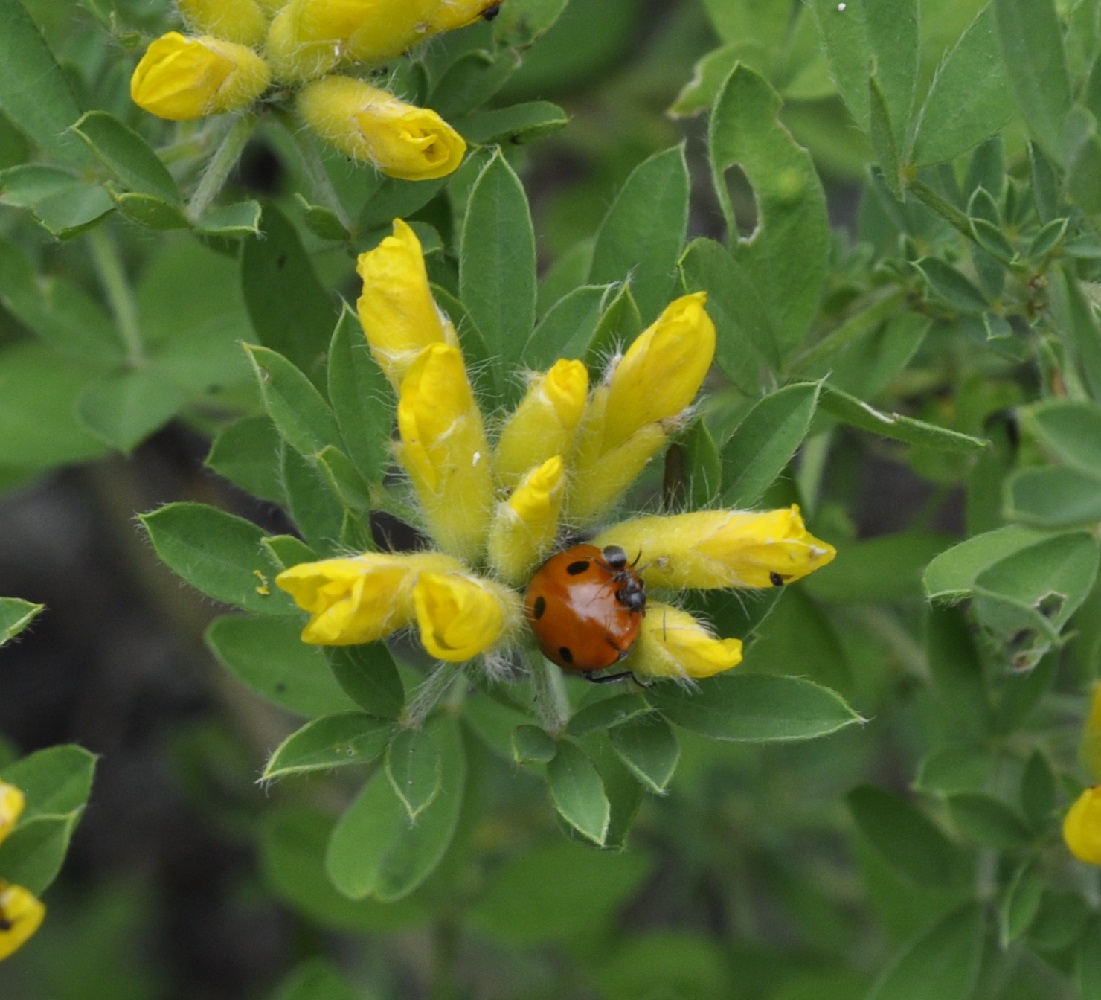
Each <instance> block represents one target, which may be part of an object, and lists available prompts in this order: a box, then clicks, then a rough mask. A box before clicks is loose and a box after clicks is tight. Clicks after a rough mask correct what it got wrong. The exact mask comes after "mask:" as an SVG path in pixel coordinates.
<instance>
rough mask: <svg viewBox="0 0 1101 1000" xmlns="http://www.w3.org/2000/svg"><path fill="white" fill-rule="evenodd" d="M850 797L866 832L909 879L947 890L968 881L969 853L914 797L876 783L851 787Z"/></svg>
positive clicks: (879, 851)
mask: <svg viewBox="0 0 1101 1000" xmlns="http://www.w3.org/2000/svg"><path fill="white" fill-rule="evenodd" d="M847 802H848V806H849V811H850V812H851V813H852V816H853V819H854V820H855V821H856V825H857V827H858V829H859V830H860V832H861V833H862V834H863V835H864V836H865V837H866V838H867V840H868V842H869V843H870V844H871V845H872V846H873V847H874V848H875V850H876V851H877V852H878V853H879V855H880V857H882V859H883V860H884V861H886V862H887V864H889V865H890V866H891V868H893V869H894V870H895V871H896V872H898V873H899V874H900V875H902V876H903V877H904V878H906V879H907V880H908V881H909V882H911V883H913V884H914V885H915V886H922V887H925V888H943V889H953V888H959V887H961V886H962V885H964V884H965V882H966V880H967V877H968V867H969V866H968V862H967V857H966V855H964V853H963V852H962V851H961V850H960V849H959V848H958V847H956V845H955V844H953V843H952V842H951V841H950V840H949V839H948V837H947V836H945V834H944V833H943V832H942V831H941V829H940V827H938V826H937V825H936V824H935V823H933V822H932V820H930V819H929V818H928V817H927V816H926V815H925V814H924V813H923V812H921V811H920V810H918V809H917V808H916V807H915V806H914V805H913V804H912V803H911V802H909V801H908V800H906V799H904V798H901V797H900V796H898V795H894V794H893V793H891V792H888V791H886V790H884V789H882V788H878V787H876V786H874V785H862V786H860V787H859V788H856V789H854V790H853V791H851V792H849V794H848V796H847Z"/></svg>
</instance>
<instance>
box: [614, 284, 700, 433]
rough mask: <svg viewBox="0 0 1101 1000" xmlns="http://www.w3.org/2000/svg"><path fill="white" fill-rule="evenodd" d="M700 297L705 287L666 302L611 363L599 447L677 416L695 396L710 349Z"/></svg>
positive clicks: (698, 389)
mask: <svg viewBox="0 0 1101 1000" xmlns="http://www.w3.org/2000/svg"><path fill="white" fill-rule="evenodd" d="M706 301H707V295H706V293H704V292H694V293H693V294H691V295H683V296H681V297H680V298H679V299H677V300H676V301H674V302H672V303H670V304H669V305H668V306H666V308H665V311H664V312H663V313H662V314H661V315H660V316H659V317H658V318H657V319H656V320H655V321H654V323H653V324H652V325H651V326H650V328H649V329H647V330H646V331H644V332H643V333H642V334H640V335H639V337H638V338H637V339H636V340H635V342H634V343H633V344H631V346H630V347H629V348H628V349H627V353H626V354H624V355H623V357H622V359H621V360H620V361H619V363H618V364H616V365H615V367H614V368H613V369H612V372H611V375H610V377H609V379H608V412H607V418H606V422H605V428H604V450H605V451H610V450H611V449H612V448H615V447H616V446H617V445H620V444H622V443H623V442H624V441H626V440H627V439H628V438H629V437H630V436H631V435H632V434H634V433H635V431H637V430H638V429H639V428H640V427H644V426H646V425H647V424H652V423H656V422H658V421H661V420H669V419H671V418H673V417H677V416H679V415H680V414H681V412H682V411H683V410H685V409H686V408H687V407H688V406H689V405H691V403H692V400H694V399H695V398H696V393H698V392H699V391H700V386H701V385H703V380H704V376H706V375H707V370H708V369H709V368H710V367H711V359H712V358H713V357H714V355H715V324H714V323H712V322H711V318H710V317H709V316H708V315H707V312H706V311H705V310H704V303H705V302H706Z"/></svg>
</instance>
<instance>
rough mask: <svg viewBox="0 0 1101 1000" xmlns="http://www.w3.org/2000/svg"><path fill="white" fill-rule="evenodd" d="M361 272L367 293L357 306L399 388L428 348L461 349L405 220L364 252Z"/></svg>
mask: <svg viewBox="0 0 1101 1000" xmlns="http://www.w3.org/2000/svg"><path fill="white" fill-rule="evenodd" d="M356 271H357V272H358V274H359V277H360V279H361V280H362V282H363V292H362V294H361V295H360V297H359V300H358V301H357V303H356V307H357V309H358V311H359V322H360V324H361V325H362V326H363V332H364V334H365V335H366V337H367V343H368V344H369V345H370V348H371V354H372V356H373V357H374V359H375V361H376V362H378V365H379V367H380V368H381V369H382V370H383V372H384V373H385V374H386V377H387V378H388V379H389V380H390V384H391V385H393V386H394V388H395V389H397V388H398V386H400V385H401V380H402V379H403V378H404V377H405V373H406V372H407V371H408V370H409V366H410V365H411V364H412V363H413V361H414V360H415V359H416V357H417V355H418V354H419V353H420V352H421V350H422V349H423V348H425V347H427V346H428V345H429V344H434V343H446V344H451V345H452V346H453V347H458V344H459V340H458V337H457V336H456V334H455V328H454V327H453V326H452V325H451V321H450V320H449V319H447V317H446V316H444V315H443V313H441V312H440V310H439V307H438V306H437V305H436V302H435V299H433V298H432V292H431V290H430V289H429V287H428V272H427V271H426V270H425V266H424V254H423V253H422V251H421V245H420V240H418V239H417V234H416V233H414V232H413V230H412V229H411V228H410V227H409V226H408V225H406V223H405V222H403V221H402V220H401V219H395V220H394V234H393V236H387V237H386V238H385V239H384V240H383V241H382V242H381V243H379V245H378V246H377V247H375V248H374V249H373V250H368V251H367V252H366V253H361V254H360V255H359V258H358V259H357V261H356Z"/></svg>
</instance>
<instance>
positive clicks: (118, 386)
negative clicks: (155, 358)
mask: <svg viewBox="0 0 1101 1000" xmlns="http://www.w3.org/2000/svg"><path fill="white" fill-rule="evenodd" d="M183 405H184V396H183V393H182V392H180V390H179V389H177V388H176V386H174V385H173V384H172V383H171V382H170V381H168V380H167V379H166V378H164V376H163V375H161V374H160V373H158V372H157V371H156V370H155V369H151V368H133V369H127V370H124V371H120V372H113V373H111V374H109V375H103V376H101V377H100V378H98V379H96V380H95V381H94V382H91V383H89V384H88V385H87V386H85V388H84V391H83V392H82V393H81V394H80V397H79V398H78V399H77V401H76V413H77V416H78V417H80V419H81V421H82V422H83V423H84V425H85V426H86V427H87V428H88V429H89V430H90V431H91V432H92V433H93V434H96V435H97V436H98V437H101V438H102V439H103V440H104V441H105V442H106V443H107V444H109V445H111V447H112V448H117V449H118V450H119V451H126V452H129V451H132V450H133V449H134V448H135V447H137V445H139V444H140V443H141V442H142V441H144V440H145V439H146V438H147V437H149V435H150V434H152V433H153V432H154V431H155V430H157V429H158V428H159V427H163V426H164V425H165V424H166V423H168V421H169V420H171V419H172V418H173V417H174V416H175V415H176V413H177V412H178V411H179V410H180V409H181V407H182V406H183Z"/></svg>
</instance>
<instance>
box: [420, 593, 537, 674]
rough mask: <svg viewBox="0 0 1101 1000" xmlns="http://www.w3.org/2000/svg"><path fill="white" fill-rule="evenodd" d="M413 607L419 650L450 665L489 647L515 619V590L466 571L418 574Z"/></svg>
mask: <svg viewBox="0 0 1101 1000" xmlns="http://www.w3.org/2000/svg"><path fill="white" fill-rule="evenodd" d="M413 605H414V607H415V608H416V613H417V625H418V626H419V628H420V636H421V642H422V643H423V644H424V648H425V649H427V650H428V652H429V653H431V654H432V655H433V656H435V657H437V658H438V659H441V660H447V661H448V662H451V663H458V662H461V661H463V660H469V659H472V658H473V657H475V656H477V655H478V654H479V653H484V652H486V651H487V650H489V649H491V648H492V647H493V646H495V645H497V644H498V643H499V642H500V641H501V640H502V638H503V637H505V636H506V635H507V634H508V633H509V632H511V630H512V629H513V628H515V626H516V625H517V624H518V623H519V621H520V600H519V597H518V596H517V595H516V593H515V591H512V590H510V589H509V588H507V587H502V586H501V585H500V584H498V583H495V582H494V581H492V580H487V579H483V578H480V577H475V576H472V575H469V574H465V573H446V574H444V573H422V574H421V575H420V577H419V578H418V579H417V583H416V586H414V588H413Z"/></svg>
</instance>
